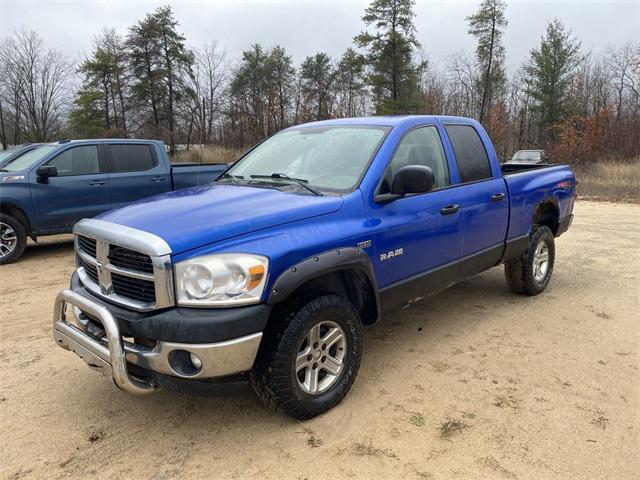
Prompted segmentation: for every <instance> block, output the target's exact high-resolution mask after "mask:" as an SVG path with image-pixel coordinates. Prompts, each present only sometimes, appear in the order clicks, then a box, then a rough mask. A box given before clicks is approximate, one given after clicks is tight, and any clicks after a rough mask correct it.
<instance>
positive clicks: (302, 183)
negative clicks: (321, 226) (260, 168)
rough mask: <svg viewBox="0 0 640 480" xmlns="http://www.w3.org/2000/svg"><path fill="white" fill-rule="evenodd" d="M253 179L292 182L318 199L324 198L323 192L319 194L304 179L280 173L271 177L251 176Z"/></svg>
mask: <svg viewBox="0 0 640 480" xmlns="http://www.w3.org/2000/svg"><path fill="white" fill-rule="evenodd" d="M251 178H280V179H282V180H290V181H292V182H295V183H297V184H298V185H300V186H301V187H302V188H304V189H305V190H307V191H309V192H311V193H313V194H314V195H316V196H318V197H322V196H323V194H322V193H321V192H319V191H318V190H316V189H315V188H312V187H310V186H309V185H307V183H309V180H305V179H304V178H295V177H290V176H289V175H286V174H284V173H278V172H274V173H272V174H270V175H251Z"/></svg>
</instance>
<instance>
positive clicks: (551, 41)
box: [525, 19, 582, 144]
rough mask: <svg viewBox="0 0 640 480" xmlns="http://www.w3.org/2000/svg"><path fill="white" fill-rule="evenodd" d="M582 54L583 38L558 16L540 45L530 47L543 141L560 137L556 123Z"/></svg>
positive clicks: (532, 86)
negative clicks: (577, 36)
mask: <svg viewBox="0 0 640 480" xmlns="http://www.w3.org/2000/svg"><path fill="white" fill-rule="evenodd" d="M581 58H582V57H581V55H580V42H578V41H577V40H576V39H575V38H574V37H573V36H572V35H571V32H570V31H568V30H566V29H565V27H564V25H563V24H562V22H560V20H558V19H555V20H553V21H551V22H549V24H548V25H547V30H546V32H545V34H544V35H543V37H542V39H541V42H540V47H539V48H537V49H533V50H531V61H530V63H529V65H527V66H526V68H525V71H526V73H527V75H528V79H527V82H528V88H529V91H530V93H531V97H532V98H533V100H534V103H533V105H532V109H533V110H534V111H535V112H537V114H538V126H539V131H538V135H539V139H540V142H541V143H543V144H544V143H545V142H546V141H549V140H550V141H552V142H555V140H556V139H557V133H558V132H557V131H556V129H557V126H558V125H559V123H560V122H561V120H562V119H563V117H564V115H565V113H566V96H567V90H568V88H569V85H570V83H571V79H572V77H573V74H574V72H575V69H576V67H577V66H578V64H579V63H580V61H581Z"/></svg>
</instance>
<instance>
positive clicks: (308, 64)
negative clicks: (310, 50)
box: [300, 52, 336, 120]
mask: <svg viewBox="0 0 640 480" xmlns="http://www.w3.org/2000/svg"><path fill="white" fill-rule="evenodd" d="M300 76H301V79H302V93H303V95H304V96H305V97H306V99H307V101H308V102H309V103H312V104H313V105H314V111H315V117H314V118H315V119H316V120H323V119H326V118H329V116H330V115H331V106H332V104H333V96H332V91H331V90H332V86H333V83H334V80H335V78H336V70H335V68H334V66H333V62H332V61H331V57H330V56H329V55H327V54H326V53H323V52H318V53H316V54H315V55H314V56H312V57H307V58H306V59H305V60H304V62H302V66H301V68H300Z"/></svg>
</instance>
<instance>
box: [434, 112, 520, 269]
mask: <svg viewBox="0 0 640 480" xmlns="http://www.w3.org/2000/svg"><path fill="white" fill-rule="evenodd" d="M445 130H446V132H447V136H448V137H449V142H450V147H451V149H452V151H453V155H454V158H455V161H456V165H457V167H458V168H457V171H458V172H457V173H458V178H457V179H456V181H457V187H456V189H457V190H458V192H459V193H460V199H459V202H460V203H459V206H460V221H461V223H462V251H461V259H462V260H461V264H460V277H462V278H464V277H467V276H469V275H472V274H474V273H477V272H481V271H483V270H486V269H487V268H490V267H492V266H494V265H495V264H496V263H497V262H498V261H499V260H500V258H501V257H502V253H503V249H504V240H505V237H506V233H507V224H508V216H509V197H508V192H507V189H506V185H505V182H504V179H503V178H502V176H501V174H500V173H499V172H493V171H492V168H491V163H490V161H489V152H487V149H486V148H485V145H484V143H483V141H482V139H481V137H480V135H479V132H478V130H476V128H475V127H474V126H472V125H469V124H446V125H445ZM490 153H491V155H494V156H495V154H494V152H490Z"/></svg>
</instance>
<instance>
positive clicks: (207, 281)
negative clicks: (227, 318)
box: [176, 253, 269, 307]
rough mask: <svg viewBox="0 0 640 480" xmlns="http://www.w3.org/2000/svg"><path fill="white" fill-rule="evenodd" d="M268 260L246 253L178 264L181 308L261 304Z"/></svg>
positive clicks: (200, 258) (197, 258)
mask: <svg viewBox="0 0 640 480" xmlns="http://www.w3.org/2000/svg"><path fill="white" fill-rule="evenodd" d="M268 267H269V259H268V258H267V257H263V256H261V255H251V254H245V253H220V254H214V255H203V256H202V257H196V258H193V259H190V260H185V261H184V262H179V263H176V298H177V300H178V305H183V306H191V307H209V306H234V305H246V304H248V303H258V302H259V301H260V297H262V292H263V290H264V286H265V283H266V281H267V269H268Z"/></svg>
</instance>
